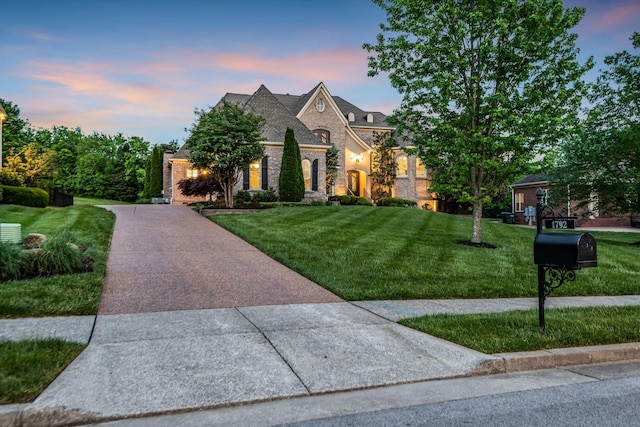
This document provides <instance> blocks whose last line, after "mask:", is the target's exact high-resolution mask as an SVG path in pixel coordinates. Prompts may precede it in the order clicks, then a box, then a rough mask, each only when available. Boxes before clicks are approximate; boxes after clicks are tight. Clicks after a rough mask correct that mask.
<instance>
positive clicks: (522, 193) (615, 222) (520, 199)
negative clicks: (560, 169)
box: [510, 174, 629, 227]
mask: <svg viewBox="0 0 640 427" xmlns="http://www.w3.org/2000/svg"><path fill="white" fill-rule="evenodd" d="M510 187H511V193H512V212H513V214H514V223H516V224H526V223H528V219H527V217H525V211H526V208H527V207H530V206H533V207H534V208H535V206H536V202H537V199H536V190H537V189H538V188H540V189H541V190H542V191H543V199H542V202H543V203H545V204H546V203H549V202H550V199H549V194H550V193H549V191H550V190H549V181H548V179H547V177H546V175H544V174H535V175H529V176H526V177H524V178H522V179H521V180H519V181H517V182H515V183H513V184H511V185H510ZM578 205H579V201H578V200H571V199H568V200H567V201H566V203H563V204H562V205H560V206H552V207H553V210H554V211H555V212H556V213H557V214H558V215H560V216H566V217H577V218H578V222H577V226H579V227H622V226H629V215H626V216H620V215H615V214H611V213H609V212H600V211H598V210H597V209H595V207H594V206H593V205H592V206H587V207H579V206H578Z"/></svg>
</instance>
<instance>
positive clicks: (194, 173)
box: [187, 169, 198, 178]
mask: <svg viewBox="0 0 640 427" xmlns="http://www.w3.org/2000/svg"><path fill="white" fill-rule="evenodd" d="M197 177H198V169H187V178H197Z"/></svg>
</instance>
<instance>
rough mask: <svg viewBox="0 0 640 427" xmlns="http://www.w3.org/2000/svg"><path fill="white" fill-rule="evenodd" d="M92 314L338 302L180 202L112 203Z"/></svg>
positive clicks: (326, 292)
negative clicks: (104, 263) (100, 285)
mask: <svg viewBox="0 0 640 427" xmlns="http://www.w3.org/2000/svg"><path fill="white" fill-rule="evenodd" d="M106 208H107V209H109V210H111V211H113V212H114V213H115V214H116V224H115V229H114V232H113V239H112V242H111V249H110V252H109V260H108V264H107V277H106V280H105V285H104V288H103V293H102V298H101V302H100V309H99V314H123V313H145V312H157V311H174V310H194V309H206V308H231V307H247V306H261V305H276V304H278V305H279V304H299V303H323V302H339V301H341V299H340V298H338V297H337V296H335V295H334V294H332V293H331V292H329V291H327V290H325V289H324V288H322V287H320V286H318V285H317V284H315V283H313V282H311V281H310V280H308V279H306V278H304V277H303V276H301V275H299V274H298V273H296V272H294V271H292V270H290V269H288V268H286V267H284V266H283V265H282V264H280V263H278V262H276V261H275V260H273V259H272V258H269V257H268V256H267V255H265V254H263V253H262V252H260V251H259V250H257V249H256V248H255V247H253V246H251V245H250V244H248V243H246V242H245V241H243V240H241V239H239V238H238V237H236V236H235V235H233V234H231V233H229V232H228V231H226V230H224V229H223V228H221V227H220V226H218V225H216V224H214V223H213V222H211V221H209V220H207V219H206V218H203V217H202V216H200V215H198V214H197V213H196V212H194V211H193V210H191V209H189V208H186V207H183V206H173V205H113V206H106Z"/></svg>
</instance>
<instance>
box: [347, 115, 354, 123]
mask: <svg viewBox="0 0 640 427" xmlns="http://www.w3.org/2000/svg"><path fill="white" fill-rule="evenodd" d="M347 119H348V120H349V121H350V122H355V121H356V115H355V114H353V113H349V114H347Z"/></svg>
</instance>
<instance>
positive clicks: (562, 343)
mask: <svg viewBox="0 0 640 427" xmlns="http://www.w3.org/2000/svg"><path fill="white" fill-rule="evenodd" d="M638 318H640V307H637V306H629V307H580V308H564V309H547V310H545V324H546V333H544V334H541V333H540V332H539V330H538V311H537V310H526V311H522V310H520V311H508V312H504V313H482V314H461V315H452V314H438V315H432V316H422V317H417V318H413V319H405V320H402V321H400V322H399V323H400V324H402V325H405V326H408V327H410V328H413V329H417V330H419V331H422V332H425V333H427V334H430V335H434V336H437V337H440V338H442V339H445V340H447V341H451V342H455V343H457V344H460V345H462V346H465V347H468V348H473V349H475V350H478V351H481V352H483V353H487V354H494V353H508V352H516V351H532V350H544V349H551V348H564V347H584V346H591V345H604V344H620V343H627V342H639V341H640V328H638Z"/></svg>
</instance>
